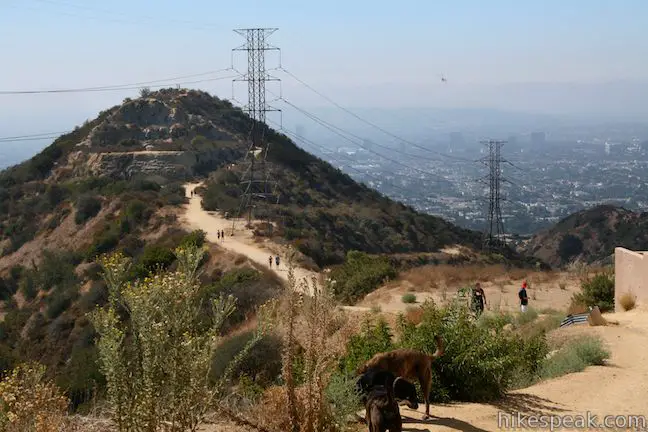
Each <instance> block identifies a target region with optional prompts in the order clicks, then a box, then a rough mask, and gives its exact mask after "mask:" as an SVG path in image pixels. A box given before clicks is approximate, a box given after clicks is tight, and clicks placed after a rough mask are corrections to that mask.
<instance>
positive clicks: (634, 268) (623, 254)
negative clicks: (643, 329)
mask: <svg viewBox="0 0 648 432" xmlns="http://www.w3.org/2000/svg"><path fill="white" fill-rule="evenodd" d="M627 292H631V293H632V294H634V295H635V296H637V305H641V304H644V305H645V304H648V252H635V251H631V250H628V249H625V248H620V247H618V248H615V249H614V310H615V312H623V308H622V307H621V306H620V305H619V299H620V298H621V296H622V295H623V294H625V293H627Z"/></svg>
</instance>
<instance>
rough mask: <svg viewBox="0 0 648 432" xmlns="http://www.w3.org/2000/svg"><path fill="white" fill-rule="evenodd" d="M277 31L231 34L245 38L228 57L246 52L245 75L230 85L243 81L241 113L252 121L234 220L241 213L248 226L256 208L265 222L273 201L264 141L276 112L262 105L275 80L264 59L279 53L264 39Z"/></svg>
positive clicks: (273, 183)
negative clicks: (244, 97)
mask: <svg viewBox="0 0 648 432" xmlns="http://www.w3.org/2000/svg"><path fill="white" fill-rule="evenodd" d="M277 30H278V29H276V28H249V29H236V30H234V31H235V32H236V33H238V34H240V35H241V36H243V37H244V38H245V43H244V44H243V45H241V46H240V47H238V48H234V49H233V50H232V56H233V54H234V52H235V51H246V52H247V72H246V73H244V74H242V75H241V76H240V77H238V78H235V79H234V81H246V82H247V84H248V86H247V87H248V101H247V104H246V105H245V106H244V110H245V111H247V113H248V115H249V117H250V119H251V121H252V126H251V128H250V133H249V136H248V141H249V142H248V148H247V151H246V153H245V157H244V163H243V165H244V172H243V174H242V176H241V186H242V189H243V193H242V195H241V202H240V205H239V210H238V215H237V218H240V217H241V214H242V212H246V213H247V221H248V224H249V223H250V222H251V221H252V218H253V217H254V213H253V212H254V210H255V209H258V208H259V207H260V206H263V207H264V208H265V213H266V214H265V215H266V219H267V220H268V222H269V216H270V211H269V210H270V204H272V203H274V202H275V201H276V198H275V193H274V191H275V189H276V184H277V182H276V181H274V180H273V178H272V174H271V170H270V164H269V163H268V161H267V157H268V147H269V144H268V142H267V141H266V139H265V132H266V128H267V125H266V113H267V112H269V111H279V110H278V109H274V108H271V107H270V106H269V105H268V104H267V102H266V82H268V81H279V80H278V79H277V78H274V77H271V76H270V75H269V74H268V71H267V69H266V61H265V60H266V59H265V55H266V52H267V51H271V50H276V51H279V48H276V47H273V46H271V45H270V44H268V41H267V39H268V37H269V36H270V35H271V34H272V33H274V32H275V31H277ZM234 222H235V220H233V222H232V233H233V232H234ZM269 226H271V225H269Z"/></svg>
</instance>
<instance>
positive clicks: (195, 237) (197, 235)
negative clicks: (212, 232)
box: [180, 229, 207, 247]
mask: <svg viewBox="0 0 648 432" xmlns="http://www.w3.org/2000/svg"><path fill="white" fill-rule="evenodd" d="M206 238H207V233H206V232H205V231H203V230H201V229H197V230H194V231H192V232H190V233H189V234H187V235H186V236H184V237H183V238H182V240H181V241H180V247H187V246H190V245H193V246H197V247H202V246H203V245H204V244H205V239H206Z"/></svg>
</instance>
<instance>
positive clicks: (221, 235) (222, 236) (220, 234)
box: [216, 230, 225, 241]
mask: <svg viewBox="0 0 648 432" xmlns="http://www.w3.org/2000/svg"><path fill="white" fill-rule="evenodd" d="M216 236H218V240H220V241H223V240H225V230H220V231H216Z"/></svg>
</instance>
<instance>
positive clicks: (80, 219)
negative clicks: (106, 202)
mask: <svg viewBox="0 0 648 432" xmlns="http://www.w3.org/2000/svg"><path fill="white" fill-rule="evenodd" d="M99 210H101V200H100V199H99V198H97V197H95V196H91V195H84V196H81V197H79V199H78V200H77V202H76V214H75V215H74V221H75V222H76V223H77V224H78V225H81V224H83V223H85V222H86V221H87V220H89V219H92V218H93V217H95V216H96V215H97V213H99Z"/></svg>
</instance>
